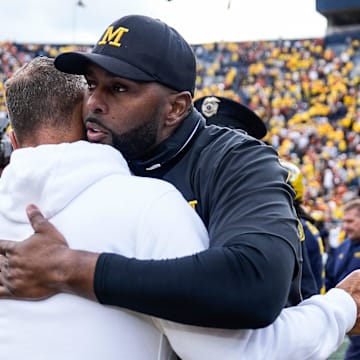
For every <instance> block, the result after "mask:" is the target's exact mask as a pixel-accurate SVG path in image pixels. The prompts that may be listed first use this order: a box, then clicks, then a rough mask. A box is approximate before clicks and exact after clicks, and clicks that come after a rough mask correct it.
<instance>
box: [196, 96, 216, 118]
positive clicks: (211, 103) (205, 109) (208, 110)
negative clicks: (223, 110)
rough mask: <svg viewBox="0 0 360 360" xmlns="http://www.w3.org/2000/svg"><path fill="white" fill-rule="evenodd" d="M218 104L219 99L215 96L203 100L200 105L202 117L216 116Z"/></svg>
mask: <svg viewBox="0 0 360 360" xmlns="http://www.w3.org/2000/svg"><path fill="white" fill-rule="evenodd" d="M219 102H220V99H218V98H216V97H215V96H210V97H207V98H206V99H204V101H203V103H202V105H201V112H202V113H203V115H204V116H206V117H207V118H208V117H210V116H214V115H216V114H217V112H218V110H219Z"/></svg>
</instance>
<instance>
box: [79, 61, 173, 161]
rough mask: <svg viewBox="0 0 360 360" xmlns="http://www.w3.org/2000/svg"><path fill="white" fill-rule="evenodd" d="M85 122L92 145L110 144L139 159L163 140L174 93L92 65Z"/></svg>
mask: <svg viewBox="0 0 360 360" xmlns="http://www.w3.org/2000/svg"><path fill="white" fill-rule="evenodd" d="M85 77H86V80H87V83H88V91H87V94H86V100H85V106H84V123H85V126H86V129H87V137H88V140H89V141H90V142H96V143H102V144H108V145H112V146H114V147H115V148H116V149H118V150H119V151H120V152H121V153H122V154H123V155H124V157H125V158H126V159H128V160H133V159H138V158H141V157H143V156H144V155H146V154H147V153H149V151H151V150H152V149H153V148H154V147H155V146H156V145H158V144H159V143H160V142H161V141H163V140H164V113H165V110H166V104H167V98H168V95H169V92H170V91H171V90H169V89H167V88H165V87H163V86H162V85H160V84H157V83H155V82H151V83H141V82H135V81H131V80H128V79H124V78H120V77H115V76H114V75H112V74H110V73H108V72H106V71H104V70H102V69H101V68H99V67H98V66H94V65H91V66H89V68H88V71H87V75H86V76H85Z"/></svg>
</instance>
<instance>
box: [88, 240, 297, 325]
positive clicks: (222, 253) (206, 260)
mask: <svg viewBox="0 0 360 360" xmlns="http://www.w3.org/2000/svg"><path fill="white" fill-rule="evenodd" d="M251 242H252V245H251V246H249V245H247V246H240V245H237V246H229V247H214V248H210V249H209V250H207V251H204V252H202V253H199V254H197V255H193V256H188V257H183V258H178V259H171V260H160V261H154V260H135V259H128V258H125V257H122V256H119V255H114V254H102V255H101V256H100V257H99V261H98V263H97V266H96V272H95V279H94V281H95V282H94V284H95V293H96V296H97V298H98V300H99V301H100V302H101V303H104V304H108V305H117V306H121V307H125V308H129V309H131V310H135V311H139V312H143V313H146V314H150V315H154V316H157V317H161V318H165V319H168V320H172V321H176V322H181V323H185V324H191V325H199V326H210V327H220V328H258V327H263V326H266V325H268V324H270V323H272V322H273V321H274V320H275V318H276V317H277V316H278V314H279V313H280V311H281V309H282V308H283V307H284V305H285V303H286V300H287V296H288V292H289V286H290V285H289V284H290V282H291V274H292V273H293V268H294V254H293V252H292V249H291V248H290V246H289V245H288V244H286V243H285V242H283V241H277V242H276V245H275V244H273V243H272V242H271V241H268V242H266V241H264V239H262V241H258V243H257V244H256V240H254V239H251ZM254 242H255V243H254ZM270 244H271V245H270ZM270 251H271V256H268V255H269V252H270ZM289 269H290V270H289Z"/></svg>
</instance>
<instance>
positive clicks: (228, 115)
mask: <svg viewBox="0 0 360 360" xmlns="http://www.w3.org/2000/svg"><path fill="white" fill-rule="evenodd" d="M194 106H195V108H196V109H197V110H198V111H199V112H200V113H201V114H202V115H203V116H204V118H205V119H206V124H207V125H218V126H225V127H228V128H230V129H241V130H243V131H245V132H246V133H247V134H249V135H250V136H253V137H254V138H256V139H262V138H263V137H264V136H265V135H266V131H267V130H266V126H265V123H264V122H263V121H262V120H261V119H260V117H259V116H258V115H257V114H256V113H255V112H254V111H252V110H250V109H249V108H248V107H247V106H245V105H243V104H241V103H240V102H237V101H235V100H232V99H229V98H226V97H222V96H204V97H202V98H200V99H197V100H196V101H194Z"/></svg>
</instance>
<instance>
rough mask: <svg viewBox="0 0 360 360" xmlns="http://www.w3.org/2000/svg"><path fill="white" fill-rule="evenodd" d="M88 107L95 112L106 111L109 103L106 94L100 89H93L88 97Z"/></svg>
mask: <svg viewBox="0 0 360 360" xmlns="http://www.w3.org/2000/svg"><path fill="white" fill-rule="evenodd" d="M86 107H87V108H88V110H89V111H91V112H93V113H106V112H107V104H106V101H105V96H104V95H102V94H101V92H100V91H96V90H94V91H92V93H91V94H89V95H88V97H87V101H86Z"/></svg>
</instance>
